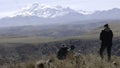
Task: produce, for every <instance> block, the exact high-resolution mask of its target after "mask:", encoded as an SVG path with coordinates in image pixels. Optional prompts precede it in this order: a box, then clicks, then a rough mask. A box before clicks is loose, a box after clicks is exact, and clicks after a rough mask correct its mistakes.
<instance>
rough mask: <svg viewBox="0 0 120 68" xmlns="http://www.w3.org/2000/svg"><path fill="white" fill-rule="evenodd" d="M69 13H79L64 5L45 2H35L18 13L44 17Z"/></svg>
mask: <svg viewBox="0 0 120 68" xmlns="http://www.w3.org/2000/svg"><path fill="white" fill-rule="evenodd" d="M69 13H77V11H75V10H73V9H71V8H69V7H62V6H50V5H45V4H39V3H34V4H31V5H28V6H26V7H25V8H22V9H20V10H19V11H18V12H17V13H16V15H21V16H38V17H43V18H55V17H59V16H63V15H66V14H69Z"/></svg>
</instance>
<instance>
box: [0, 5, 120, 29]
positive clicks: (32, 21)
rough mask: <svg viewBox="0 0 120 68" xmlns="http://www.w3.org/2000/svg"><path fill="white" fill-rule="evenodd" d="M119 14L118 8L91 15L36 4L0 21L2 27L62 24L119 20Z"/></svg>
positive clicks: (84, 12) (64, 8)
mask: <svg viewBox="0 0 120 68" xmlns="http://www.w3.org/2000/svg"><path fill="white" fill-rule="evenodd" d="M119 14H120V9H118V8H113V9H110V10H105V11H96V12H93V13H91V12H88V11H82V10H80V11H77V10H74V9H71V8H70V7H62V6H49V5H45V4H39V3H34V4H31V5H28V6H26V7H24V8H22V9H20V10H18V11H17V12H16V13H15V14H14V15H13V16H12V17H11V16H8V17H4V18H2V19H0V27H11V26H24V25H48V24H62V23H71V22H72V23H74V22H79V21H85V20H101V21H104V20H119V19H120V15H119ZM82 24H84V23H82Z"/></svg>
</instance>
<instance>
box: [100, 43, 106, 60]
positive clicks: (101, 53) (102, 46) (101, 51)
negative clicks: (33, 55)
mask: <svg viewBox="0 0 120 68" xmlns="http://www.w3.org/2000/svg"><path fill="white" fill-rule="evenodd" d="M105 48H106V47H105V45H101V48H100V57H101V59H103V58H104V56H103V52H104V50H105Z"/></svg>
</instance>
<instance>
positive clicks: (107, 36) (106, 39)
mask: <svg viewBox="0 0 120 68" xmlns="http://www.w3.org/2000/svg"><path fill="white" fill-rule="evenodd" d="M112 38H113V32H112V30H111V29H110V27H109V25H108V24H105V25H104V30H102V31H101V33H100V40H101V47H100V56H101V58H102V59H103V58H104V56H103V52H104V50H105V49H107V55H108V61H110V60H111V47H112Z"/></svg>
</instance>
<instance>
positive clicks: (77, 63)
mask: <svg viewBox="0 0 120 68" xmlns="http://www.w3.org/2000/svg"><path fill="white" fill-rule="evenodd" d="M48 59H49V60H51V61H50V62H48V61H47V60H48ZM41 63H43V65H44V67H40V64H41ZM0 68H120V57H117V56H112V61H111V62H108V61H107V60H106V58H105V59H104V60H101V59H100V57H99V56H98V55H93V54H89V55H81V54H77V55H75V54H71V55H70V54H69V55H68V56H67V58H66V59H65V60H58V59H57V58H56V57H55V56H51V57H48V58H44V59H42V60H39V61H29V62H26V63H18V64H9V65H5V66H1V67H0Z"/></svg>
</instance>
